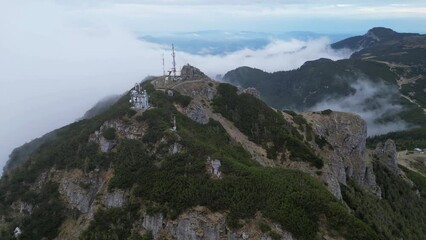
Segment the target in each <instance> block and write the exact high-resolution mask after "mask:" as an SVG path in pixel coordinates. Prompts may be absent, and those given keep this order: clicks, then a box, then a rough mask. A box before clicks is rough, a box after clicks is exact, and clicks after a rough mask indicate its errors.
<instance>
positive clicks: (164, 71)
mask: <svg viewBox="0 0 426 240" xmlns="http://www.w3.org/2000/svg"><path fill="white" fill-rule="evenodd" d="M163 76H166V70H165V69H164V53H163Z"/></svg>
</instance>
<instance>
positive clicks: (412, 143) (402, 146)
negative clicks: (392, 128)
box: [367, 127, 426, 151]
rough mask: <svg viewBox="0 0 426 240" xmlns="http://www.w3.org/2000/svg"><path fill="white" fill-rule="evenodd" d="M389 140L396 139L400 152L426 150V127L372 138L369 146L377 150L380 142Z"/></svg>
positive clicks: (368, 143)
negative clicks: (417, 149)
mask: <svg viewBox="0 0 426 240" xmlns="http://www.w3.org/2000/svg"><path fill="white" fill-rule="evenodd" d="M387 139H394V141H395V144H396V147H397V149H398V151H402V150H412V149H414V148H417V147H418V148H426V127H421V128H415V129H411V130H406V131H400V132H391V133H387V134H384V135H380V136H375V137H371V138H368V139H367V146H368V147H369V148H375V147H376V145H377V144H378V143H379V142H385V141H386V140H387Z"/></svg>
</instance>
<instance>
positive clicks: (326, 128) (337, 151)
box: [304, 111, 381, 198]
mask: <svg viewBox="0 0 426 240" xmlns="http://www.w3.org/2000/svg"><path fill="white" fill-rule="evenodd" d="M304 116H305V118H306V119H307V120H308V121H309V122H310V123H311V124H312V129H313V131H314V132H315V134H316V135H319V136H321V137H323V138H324V139H325V140H326V141H327V142H328V143H329V144H330V146H331V147H330V148H325V149H318V152H319V154H320V155H322V156H323V158H324V159H327V160H326V162H325V167H324V168H325V170H326V173H325V174H324V176H323V178H324V181H325V182H326V183H327V185H328V188H329V189H330V191H331V192H332V193H333V194H334V195H335V196H336V197H338V198H341V191H340V186H339V184H344V185H346V183H347V180H348V179H353V180H354V181H355V182H356V183H357V184H359V185H360V186H364V187H367V188H369V189H370V190H371V191H372V192H374V193H375V194H376V195H378V196H380V195H381V190H380V188H379V186H378V185H377V183H376V179H375V175H374V173H373V168H372V165H371V163H370V162H368V161H367V157H366V139H367V125H366V123H365V121H364V120H363V119H362V118H361V117H359V116H358V115H355V114H351V113H342V112H333V111H327V112H325V111H324V112H314V113H305V114H304Z"/></svg>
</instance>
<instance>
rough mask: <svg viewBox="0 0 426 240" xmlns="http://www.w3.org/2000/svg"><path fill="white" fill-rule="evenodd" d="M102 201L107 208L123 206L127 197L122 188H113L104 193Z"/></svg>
mask: <svg viewBox="0 0 426 240" xmlns="http://www.w3.org/2000/svg"><path fill="white" fill-rule="evenodd" d="M103 203H104V205H105V207H107V208H114V207H123V206H124V205H125V204H126V203H127V199H126V197H125V193H124V191H123V190H115V191H114V192H110V193H107V194H105V195H104V197H103Z"/></svg>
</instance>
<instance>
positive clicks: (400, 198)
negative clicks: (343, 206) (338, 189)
mask: <svg viewBox="0 0 426 240" xmlns="http://www.w3.org/2000/svg"><path fill="white" fill-rule="evenodd" d="M405 171H406V172H408V173H410V172H409V170H407V169H406V170H405ZM374 172H375V173H376V181H377V183H378V184H379V186H380V188H381V189H382V199H378V198H377V197H376V196H373V195H371V193H367V192H365V191H364V190H362V189H361V188H359V187H357V186H356V185H355V184H354V183H352V184H351V186H350V187H343V199H344V200H345V202H346V203H347V204H348V205H349V207H350V208H351V209H352V210H353V212H354V214H355V216H357V217H358V218H359V219H361V220H363V221H364V222H365V223H367V224H368V225H370V226H371V227H372V228H373V230H374V231H375V232H376V233H378V234H379V236H380V239H383V240H387V239H413V240H415V239H419V240H421V239H424V236H426V215H425V214H423V213H425V212H426V200H425V198H419V197H418V196H417V195H416V193H415V192H414V191H413V190H412V188H411V187H410V185H409V184H408V183H407V182H405V181H404V180H403V179H401V178H397V177H394V176H393V175H392V174H391V173H390V172H388V171H387V169H386V168H385V167H384V166H382V165H381V164H380V163H377V162H376V163H375V164H374ZM411 173H412V172H411ZM408 176H409V177H410V178H412V176H411V175H410V174H409V175H408ZM413 179H415V178H413ZM413 181H414V180H413ZM418 181H419V182H420V181H421V182H422V183H421V184H423V187H424V186H425V185H424V184H425V179H424V178H419V179H418ZM416 185H417V183H416ZM419 188H421V186H420V184H419Z"/></svg>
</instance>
